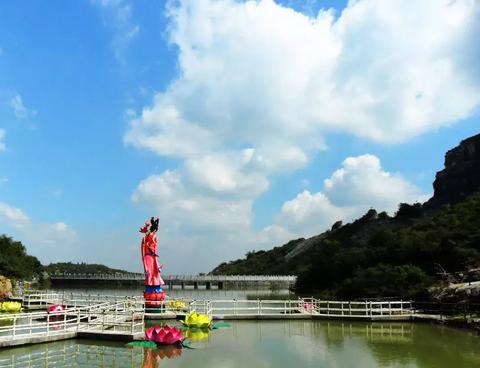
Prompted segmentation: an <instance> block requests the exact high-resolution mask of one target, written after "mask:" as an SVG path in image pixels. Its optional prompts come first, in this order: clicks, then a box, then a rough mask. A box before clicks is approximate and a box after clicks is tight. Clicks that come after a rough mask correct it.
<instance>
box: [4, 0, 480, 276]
mask: <svg viewBox="0 0 480 368" xmlns="http://www.w3.org/2000/svg"><path fill="white" fill-rule="evenodd" d="M331 7H334V8H335V9H334V10H333V9H331V10H330V11H329V10H327V9H329V8H331ZM478 12H479V7H478V3H476V2H475V1H469V0H465V1H459V2H457V3H455V4H447V3H445V4H444V3H443V2H438V1H428V0H425V1H424V2H421V4H420V5H419V7H418V8H417V9H409V8H408V7H407V6H405V5H402V1H393V0H392V1H388V2H383V4H382V3H381V2H378V1H374V0H362V1H357V2H351V3H350V4H349V5H347V4H346V2H345V1H295V2H293V1H287V0H285V1H279V2H273V1H271V0H269V1H268V0H265V1H254V2H252V1H250V2H239V1H233V0H222V1H213V0H201V1H200V0H199V1H196V2H193V1H186V0H185V1H178V2H177V1H175V2H169V3H165V2H162V1H157V2H152V1H139V2H129V1H127V0H102V1H100V0H98V1H78V2H68V3H67V2H64V1H49V2H41V1H29V2H15V3H13V2H10V3H8V2H5V3H2V4H1V5H0V25H1V26H0V27H1V28H0V76H1V78H0V170H1V171H0V232H1V233H6V234H8V235H11V236H14V237H15V238H16V239H20V240H22V241H23V242H24V243H25V245H26V246H27V249H28V250H29V251H30V252H31V253H32V254H34V255H36V256H38V257H39V258H40V259H41V260H42V262H44V263H48V262H51V261H61V260H65V261H87V262H101V263H105V264H108V265H110V266H115V267H123V268H126V269H130V270H135V271H137V270H140V269H141V264H140V259H139V257H137V255H138V247H139V245H138V244H139V238H140V236H139V234H138V233H137V228H138V227H139V226H140V225H141V223H142V222H143V221H144V220H145V218H147V217H149V216H150V215H151V214H156V215H158V216H160V218H161V231H160V234H159V237H160V247H161V251H160V253H161V254H162V256H161V262H162V263H164V264H165V272H166V273H190V272H201V271H208V270H209V269H211V268H212V267H213V266H215V265H216V264H218V263H219V262H221V261H224V260H229V259H232V258H237V257H240V256H242V255H243V254H244V253H245V252H246V251H247V250H250V249H261V248H265V249H266V248H269V247H272V246H274V245H280V244H282V243H283V242H285V241H287V240H288V239H291V238H296V237H300V236H310V235H314V234H317V233H319V232H321V231H323V230H325V229H326V228H328V227H329V226H330V225H331V223H332V222H334V221H335V220H337V219H343V220H346V221H348V220H350V219H352V218H355V217H356V216H358V215H360V214H361V213H362V212H364V211H365V210H366V209H368V208H369V207H375V208H378V209H379V210H387V211H390V212H392V211H394V210H395V206H396V204H397V203H399V202H401V201H410V202H413V201H416V200H424V199H425V198H428V196H429V195H430V194H431V191H432V187H431V183H432V181H433V179H434V176H435V172H436V171H438V170H440V169H441V168H442V165H443V155H444V153H445V152H446V150H448V149H450V148H452V147H454V146H455V145H457V144H458V143H459V141H460V140H461V139H464V138H467V137H469V136H471V135H474V134H477V133H478V132H479V128H478V127H479V116H478V106H479V103H480V80H479V78H478V77H479V76H478V73H477V72H475V70H476V69H475V66H474V65H476V64H475V63H476V60H475V59H476V58H475V57H474V56H475V55H478V45H476V43H475V34H476V33H475V32H476V31H477V30H478V29H479V24H478V23H479V22H478V18H479V17H478V16H476V15H478ZM422 17H423V18H422ZM419 20H422V22H419ZM389 22H391V24H390V23H389ZM412 27H416V28H417V29H415V30H412ZM367 46H368V47H367ZM1 148H3V149H1ZM325 179H329V181H328V183H326V182H325ZM162 225H163V226H162ZM192 254H194V255H195V262H192V260H191V259H189V257H192Z"/></svg>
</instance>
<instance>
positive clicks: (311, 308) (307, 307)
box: [298, 303, 315, 313]
mask: <svg viewBox="0 0 480 368" xmlns="http://www.w3.org/2000/svg"><path fill="white" fill-rule="evenodd" d="M298 307H299V308H300V309H302V310H303V311H305V312H308V313H312V312H314V311H315V306H314V305H313V304H312V303H300V304H299V305H298Z"/></svg>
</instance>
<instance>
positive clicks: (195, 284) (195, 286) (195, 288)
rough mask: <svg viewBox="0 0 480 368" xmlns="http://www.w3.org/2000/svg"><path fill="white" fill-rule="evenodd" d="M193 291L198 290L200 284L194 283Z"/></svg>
mask: <svg viewBox="0 0 480 368" xmlns="http://www.w3.org/2000/svg"><path fill="white" fill-rule="evenodd" d="M193 289H194V290H197V289H198V282H196V281H194V282H193Z"/></svg>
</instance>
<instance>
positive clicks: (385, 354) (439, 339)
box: [0, 321, 480, 368]
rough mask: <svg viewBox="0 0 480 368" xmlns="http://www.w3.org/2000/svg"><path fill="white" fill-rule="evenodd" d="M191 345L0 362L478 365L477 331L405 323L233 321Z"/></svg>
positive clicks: (28, 354)
mask: <svg viewBox="0 0 480 368" xmlns="http://www.w3.org/2000/svg"><path fill="white" fill-rule="evenodd" d="M190 338H191V339H190V341H191V346H192V347H194V349H187V348H183V349H179V348H164V349H158V350H149V349H142V348H127V347H125V345H124V344H123V343H112V342H110V343H106V342H103V341H87V340H70V341H62V342H55V343H49V344H42V345H33V346H29V347H22V348H15V349H3V350H0V367H196V368H202V367H209V368H217V367H218V368H220V367H221V368H224V367H228V368H236V367H238V368H257V367H258V368H267V367H272V368H273V367H275V368H283V367H298V368H300V367H316V368H319V367H332V368H342V367H359V368H363V367H422V368H433V367H435V368H443V367H445V368H452V367H453V368H461V367H480V337H477V336H476V335H475V333H473V332H470V331H466V330H458V329H453V328H449V327H443V326H437V325H428V324H411V323H388V324H385V323H350V322H343V323H342V322H327V321H259V322H254V321H236V322H230V327H228V328H222V329H219V330H213V331H210V332H208V333H207V332H204V333H202V332H196V333H193V334H191V335H190Z"/></svg>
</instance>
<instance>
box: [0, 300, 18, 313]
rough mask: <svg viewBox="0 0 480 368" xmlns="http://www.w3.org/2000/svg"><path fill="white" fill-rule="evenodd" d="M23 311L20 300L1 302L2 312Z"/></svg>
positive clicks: (0, 309) (0, 308)
mask: <svg viewBox="0 0 480 368" xmlns="http://www.w3.org/2000/svg"><path fill="white" fill-rule="evenodd" d="M21 311H22V304H21V303H19V302H3V303H0V312H2V313H19V312H21Z"/></svg>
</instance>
